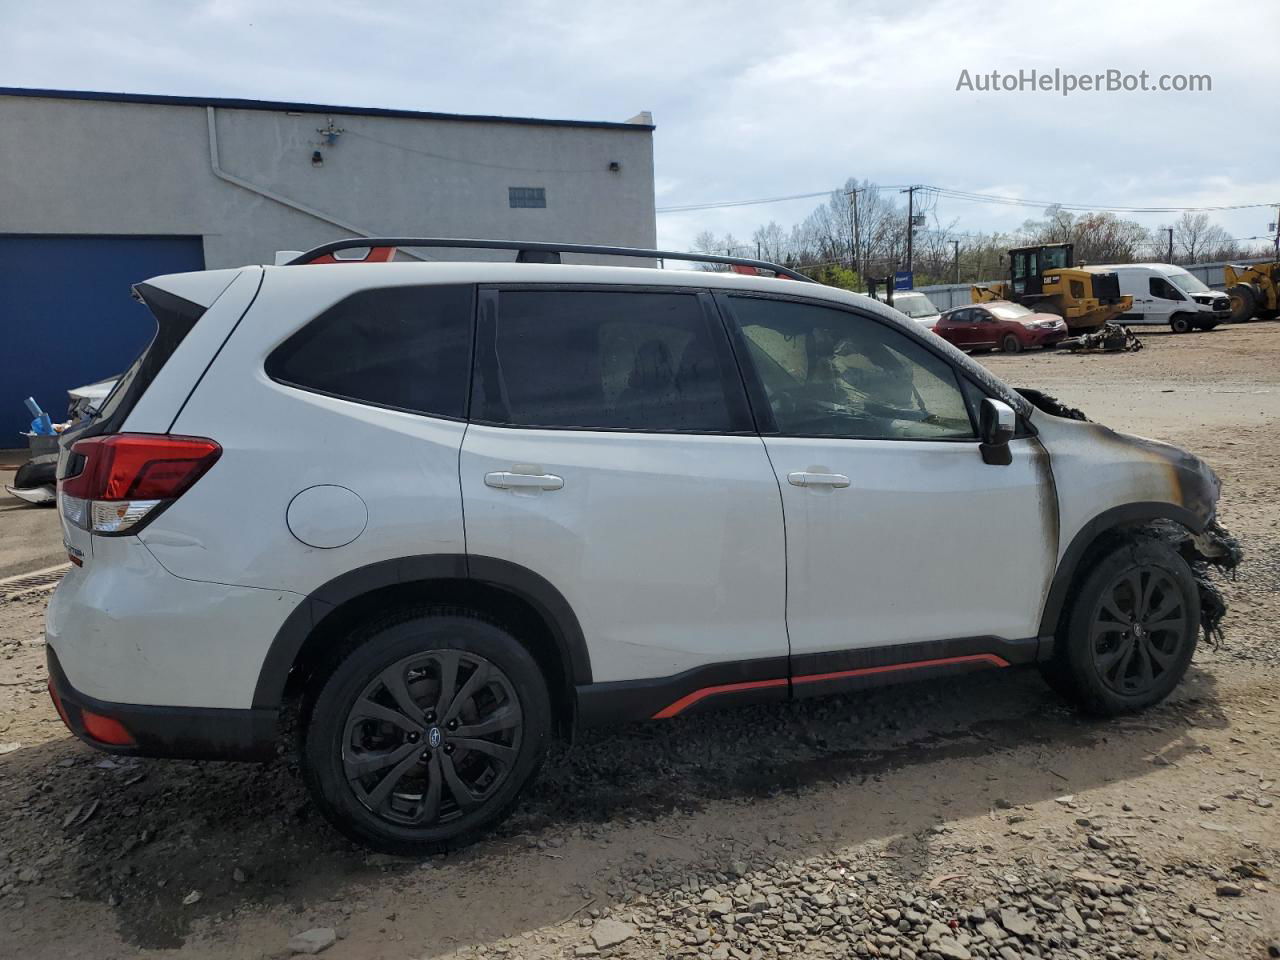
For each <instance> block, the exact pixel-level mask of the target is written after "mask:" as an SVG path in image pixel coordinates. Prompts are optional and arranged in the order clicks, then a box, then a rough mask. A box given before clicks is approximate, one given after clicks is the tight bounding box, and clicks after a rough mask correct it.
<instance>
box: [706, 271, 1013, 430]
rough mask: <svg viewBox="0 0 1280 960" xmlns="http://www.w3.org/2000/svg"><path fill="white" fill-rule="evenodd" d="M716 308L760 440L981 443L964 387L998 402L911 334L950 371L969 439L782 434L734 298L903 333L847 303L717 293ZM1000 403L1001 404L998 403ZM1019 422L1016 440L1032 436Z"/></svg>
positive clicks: (756, 293)
mask: <svg viewBox="0 0 1280 960" xmlns="http://www.w3.org/2000/svg"><path fill="white" fill-rule="evenodd" d="M714 296H715V301H716V305H717V306H718V307H719V308H720V314H721V316H722V317H723V318H724V320H725V323H726V325H727V326H728V327H729V328H730V331H731V332H730V335H729V340H730V343H731V344H733V347H734V352H735V354H736V355H737V357H738V363H739V366H740V367H741V370H742V375H743V379H744V380H745V381H746V385H747V397H748V399H749V400H750V401H751V410H752V414H753V415H754V417H755V419H756V423H757V424H758V425H759V427H760V434H761V436H774V437H788V438H794V439H798V440H845V441H879V440H888V441H892V442H906V443H952V444H954V443H967V444H973V445H975V446H976V445H977V444H979V443H980V442H981V441H980V439H979V437H980V434H979V431H978V422H977V411H975V410H973V409H972V406H971V405H970V403H969V400H968V396H967V395H966V394H965V391H964V389H963V384H962V383H961V381H963V382H964V383H968V384H969V385H970V386H972V387H973V388H974V389H975V390H977V391H978V393H980V394H982V396H984V397H988V398H991V399H996V400H999V399H1000V398H999V397H992V396H991V393H990V391H988V390H986V389H985V388H984V387H983V386H982V384H980V383H979V382H978V381H976V380H974V379H973V378H972V377H970V376H968V374H967V373H966V372H965V371H964V370H963V369H961V368H960V367H957V366H956V365H955V363H954V362H953V361H952V359H951V358H950V357H948V356H947V355H946V353H944V352H943V351H942V350H939V349H936V348H935V347H934V346H933V345H932V344H930V343H929V342H928V341H927V340H924V339H923V338H919V339H917V338H915V337H912V336H911V335H910V334H904V335H905V336H906V337H907V339H908V340H912V341H913V342H915V343H917V344H919V345H920V346H922V347H924V348H925V349H926V350H927V351H928V352H930V353H932V354H933V355H934V356H935V357H937V358H938V359H939V360H941V361H942V362H943V363H945V364H946V365H947V367H948V368H949V369H950V370H951V372H952V374H953V375H954V376H955V378H956V389H958V390H960V394H961V398H962V399H963V400H964V406H965V411H966V412H967V413H968V415H969V425H970V427H971V428H972V429H973V436H972V437H834V436H831V435H830V434H825V433H823V434H813V433H783V432H782V431H781V430H780V429H779V428H778V424H777V420H776V418H775V417H774V414H773V407H772V405H771V404H770V403H769V399H768V394H766V393H765V389H764V381H763V380H762V379H761V377H760V373H759V371H758V370H757V369H756V365H755V361H754V360H752V359H751V355H750V353H749V352H748V350H747V343H746V334H745V333H743V332H742V324H741V323H739V322H738V318H737V315H736V314H735V313H734V312H733V305H732V303H731V302H730V301H731V300H733V299H735V298H744V299H748V298H749V299H753V300H780V301H782V302H784V303H799V304H804V305H806V306H817V307H828V308H830V309H833V310H839V311H841V312H843V313H848V314H852V315H853V316H855V317H859V318H860V319H863V320H870V321H873V322H875V323H878V324H880V325H881V326H884V327H889V328H891V329H892V330H895V331H897V332H899V333H902V332H903V327H902V326H900V325H898V324H897V323H895V322H893V321H891V320H888V319H886V318H885V317H879V316H876V315H875V314H874V313H869V312H865V311H862V310H859V309H858V308H857V307H854V306H851V305H849V304H846V303H839V302H836V301H833V300H826V299H823V298H820V297H806V296H797V295H794V294H781V293H766V292H763V291H756V290H716V291H715V292H714ZM1001 402H1002V403H1003V402H1004V401H1001ZM1018 420H1019V421H1022V424H1021V425H1020V429H1019V430H1018V432H1017V434H1016V435H1015V437H1014V439H1015V440H1020V439H1023V438H1025V437H1030V436H1035V432H1034V428H1033V427H1032V426H1031V424H1030V423H1029V422H1025V421H1023V418H1022V417H1019V418H1018Z"/></svg>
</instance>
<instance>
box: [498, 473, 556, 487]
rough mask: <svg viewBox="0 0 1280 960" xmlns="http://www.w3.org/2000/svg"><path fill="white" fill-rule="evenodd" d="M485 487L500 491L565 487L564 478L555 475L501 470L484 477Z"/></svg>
mask: <svg viewBox="0 0 1280 960" xmlns="http://www.w3.org/2000/svg"><path fill="white" fill-rule="evenodd" d="M484 485H485V486H486V487H494V488H496V489H498V490H559V489H560V488H561V487H563V486H564V477H557V476H556V475H555V474H554V473H540V474H532V473H510V472H509V471H506V470H501V471H498V472H496V473H486V474H485V475H484Z"/></svg>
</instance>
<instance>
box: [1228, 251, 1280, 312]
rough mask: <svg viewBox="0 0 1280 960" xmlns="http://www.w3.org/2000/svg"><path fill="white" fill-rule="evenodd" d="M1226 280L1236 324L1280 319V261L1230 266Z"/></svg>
mask: <svg viewBox="0 0 1280 960" xmlns="http://www.w3.org/2000/svg"><path fill="white" fill-rule="evenodd" d="M1222 279H1223V280H1225V281H1226V284H1227V296H1229V297H1230V298H1231V322H1232V323H1243V322H1244V321H1246V320H1252V319H1253V318H1254V317H1257V318H1258V319H1260V320H1274V319H1275V318H1276V317H1278V316H1280V260H1273V261H1272V262H1270V263H1251V264H1249V265H1248V266H1233V265H1232V264H1227V265H1226V266H1225V267H1223V268H1222Z"/></svg>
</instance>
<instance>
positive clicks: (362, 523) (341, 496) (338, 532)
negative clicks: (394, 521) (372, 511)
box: [286, 483, 369, 550]
mask: <svg viewBox="0 0 1280 960" xmlns="http://www.w3.org/2000/svg"><path fill="white" fill-rule="evenodd" d="M286 520H287V522H288V524H289V532H290V533H292V534H293V535H294V536H295V537H296V538H297V539H298V540H299V541H300V542H302V543H305V544H306V545H307V546H309V547H318V548H320V549H322V550H332V549H333V548H335V547H345V546H346V545H347V544H348V543H351V542H352V541H353V540H355V539H356V537H358V536H360V534H362V533H364V528H365V527H366V526H368V524H369V509H368V507H367V506H365V502H364V501H363V500H362V499H360V495H359V494H357V493H356V492H355V491H354V490H350V489H348V488H347V487H341V486H338V485H337V484H328V483H326V484H320V485H318V486H314V487H308V488H307V489H306V490H303V491H302V492H301V493H299V494H298V495H297V496H296V497H294V498H293V500H291V501H290V502H289V509H288V512H287V514H286Z"/></svg>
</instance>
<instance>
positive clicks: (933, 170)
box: [0, 0, 1280, 247]
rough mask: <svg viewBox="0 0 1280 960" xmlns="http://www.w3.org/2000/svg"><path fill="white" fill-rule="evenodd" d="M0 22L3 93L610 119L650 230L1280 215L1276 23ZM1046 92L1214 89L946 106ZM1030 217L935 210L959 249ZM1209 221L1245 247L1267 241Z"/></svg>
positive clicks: (860, 16) (657, 6) (77, 9)
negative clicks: (645, 191)
mask: <svg viewBox="0 0 1280 960" xmlns="http://www.w3.org/2000/svg"><path fill="white" fill-rule="evenodd" d="M0 17H3V27H2V28H0V85H8V86H28V87H57V88H65V89H90V90H112V91H119V90H124V91H133V92H145V93H164V94H183V95H194V96H238V97H252V98H261V99H281V100H310V101H316V102H321V103H344V104H355V105H360V106H388V107H403V108H410V109H422V110H438V111H446V112H460V113H491V114H509V115H525V116H543V117H562V118H564V117H567V118H586V119H601V120H624V119H627V118H628V117H630V116H632V115H634V114H635V113H637V112H638V111H640V110H644V109H647V110H651V111H653V114H654V118H655V121H656V123H657V126H658V129H657V132H656V134H655V139H654V149H655V161H656V168H657V203H658V206H659V207H662V206H674V205H679V204H685V203H698V202H702V201H719V200H736V199H741V198H755V197H770V196H778V195H787V194H795V193H805V192H810V191H817V190H825V189H828V188H831V187H835V186H837V185H839V184H840V183H842V182H843V181H844V179H845V178H846V177H848V176H857V177H859V178H870V179H872V180H875V181H877V182H880V183H885V184H899V183H925V184H933V185H939V186H944V187H949V188H956V189H961V190H967V191H976V192H984V193H993V194H1001V195H1011V196H1020V197H1029V198H1034V199H1037V200H1039V199H1047V200H1058V201H1066V202H1077V201H1078V202H1085V203H1097V204H1099V205H1106V204H1113V205H1124V206H1183V205H1223V204H1242V203H1253V202H1280V166H1278V165H1277V162H1276V148H1277V147H1278V146H1280V126H1278V125H1277V123H1276V121H1275V119H1274V117H1275V111H1274V108H1273V104H1274V87H1275V82H1276V79H1277V77H1278V76H1280V74H1278V73H1277V70H1278V69H1280V68H1278V67H1277V62H1276V59H1275V57H1276V51H1275V44H1274V43H1272V42H1268V41H1266V40H1264V39H1263V38H1266V37H1271V38H1274V37H1275V36H1276V35H1277V34H1278V33H1280V4H1278V3H1276V2H1274V0H1233V2H1232V3H1231V4H1230V5H1229V6H1224V5H1222V4H1210V3H1193V2H1188V0H1147V2H1119V0H1073V2H1070V3H1062V2H1056V0H1042V2H1039V3H1016V4H995V3H991V2H979V0H950V2H940V0H919V2H907V0H863V2H854V0H848V2H838V0H808V2H805V3H791V4H778V3H763V2H761V3H757V2H738V3H710V2H707V3H699V2H696V0H694V2H691V0H684V2H674V0H647V2H646V3H644V4H622V3H571V2H567V0H559V2H556V0H530V2H524V3H517V2H491V3H459V4H436V3H430V2H425V0H420V2H416V3H410V2H401V0H379V2H377V3H369V2H361V0H305V2H302V0H272V2H253V0H204V2H196V0H188V2H173V0H132V2H131V0H117V2H113V3H101V2H96V0H95V2H81V0H60V2H56V3H43V4H39V3H36V4H33V3H29V2H23V0H0ZM1242 25H1243V26H1242ZM1242 37H1243V38H1254V41H1253V42H1247V43H1242V42H1240V39H1241V38H1242ZM1054 67H1058V68H1061V69H1062V70H1064V71H1072V72H1076V73H1094V72H1100V71H1105V70H1106V69H1108V68H1115V69H1120V70H1124V71H1131V72H1137V71H1139V70H1143V69H1145V70H1148V71H1149V72H1150V73H1151V74H1152V75H1153V76H1154V75H1159V74H1163V73H1170V74H1172V73H1207V74H1210V75H1211V76H1212V83H1213V89H1212V92H1210V93H1194V94H1193V93H1163V94H1160V93H1145V94H1144V93H1130V94H1125V93H1077V94H1075V95H1073V96H1071V97H1068V98H1063V97H1061V96H1060V95H1057V94H1053V93H1000V94H992V93H987V94H979V93H958V92H956V90H955V87H956V82H957V78H958V77H959V75H960V71H961V70H962V69H968V70H970V71H971V72H973V73H977V72H982V71H990V70H993V69H994V70H1001V71H1017V70H1019V69H1030V68H1037V69H1040V70H1046V69H1047V70H1052V69H1053V68H1054ZM815 202H816V201H812V200H801V201H791V202H787V203H778V204H772V205H768V206H755V207H744V208H737V209H729V210H710V211H701V212H698V213H687V214H672V215H660V216H659V219H658V223H659V227H658V231H659V238H660V240H661V241H662V242H663V243H664V244H666V245H670V246H675V247H686V246H687V245H688V244H689V242H690V241H691V240H692V238H693V235H694V234H695V233H697V232H698V231H699V230H701V229H711V230H714V231H716V232H718V233H723V232H725V231H733V232H734V233H735V234H737V235H738V236H739V237H740V238H745V237H746V236H748V235H749V234H750V232H751V230H752V229H753V228H754V227H755V226H756V225H757V224H759V223H761V222H764V221H767V220H769V219H776V220H778V221H779V222H780V223H782V224H784V225H789V224H790V223H792V222H794V221H795V220H797V219H799V218H800V217H801V216H803V214H804V213H805V212H807V210H809V209H810V208H811V207H812V206H813V205H814V203H815ZM1037 212H1038V211H1036V210H1031V209H1018V208H1011V207H1006V206H992V205H985V204H975V203H970V202H961V201H948V200H939V201H938V206H937V213H938V215H939V216H940V217H941V219H942V220H943V221H944V222H947V221H950V220H951V219H952V218H959V219H960V222H959V225H958V229H960V230H970V231H977V230H991V229H1002V228H1009V227H1013V226H1016V225H1017V224H1018V223H1020V222H1021V221H1022V220H1023V219H1025V218H1026V217H1028V216H1034V215H1036V214H1037ZM1215 216H1216V217H1217V218H1218V219H1219V221H1220V222H1221V223H1222V224H1223V225H1224V226H1226V227H1227V229H1228V230H1229V231H1230V232H1231V233H1232V235H1234V236H1252V235H1255V234H1261V233H1263V232H1265V230H1266V228H1267V223H1268V221H1269V220H1274V219H1275V215H1274V212H1273V211H1269V210H1266V209H1255V210H1244V211H1235V212H1228V213H1222V214H1216V215H1215ZM1136 219H1139V220H1141V221H1143V222H1144V223H1146V224H1147V225H1148V226H1157V225H1159V224H1160V223H1163V222H1167V221H1168V220H1169V219H1171V217H1170V216H1168V215H1149V216H1138V217H1136Z"/></svg>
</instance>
